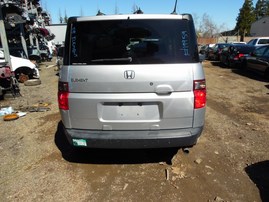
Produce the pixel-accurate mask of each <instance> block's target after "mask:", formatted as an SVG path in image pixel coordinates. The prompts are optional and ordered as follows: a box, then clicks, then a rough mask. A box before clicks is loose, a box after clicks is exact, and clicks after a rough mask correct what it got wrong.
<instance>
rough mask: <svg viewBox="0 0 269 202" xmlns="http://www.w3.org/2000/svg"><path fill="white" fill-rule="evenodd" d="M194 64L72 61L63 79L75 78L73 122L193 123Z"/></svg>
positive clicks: (140, 126)
mask: <svg viewBox="0 0 269 202" xmlns="http://www.w3.org/2000/svg"><path fill="white" fill-rule="evenodd" d="M194 66H195V65H194V64H168V65H167V64H166V65H156V64H155V65H122V66H121V65H109V66H108V65H97V66H93V65H92V66H86V65H85V66H79V65H78V66H74V65H73V66H72V68H69V67H68V66H66V67H64V69H63V70H62V74H61V78H60V80H61V81H67V82H68V83H69V91H70V94H69V112H67V113H68V116H69V127H70V128H79V129H93V130H160V129H178V128H186V127H192V124H193V113H194V112H193V109H194V106H193V105H194V104H193V99H194V98H193V97H194V96H193V68H194ZM68 71H69V72H68ZM67 75H69V77H68V78H67ZM67 127H68V126H67Z"/></svg>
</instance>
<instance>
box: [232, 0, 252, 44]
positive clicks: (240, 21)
mask: <svg viewBox="0 0 269 202" xmlns="http://www.w3.org/2000/svg"><path fill="white" fill-rule="evenodd" d="M236 20H237V23H236V27H235V30H237V31H238V32H239V35H240V41H244V38H245V36H247V35H249V33H250V28H251V24H252V23H253V22H254V21H255V12H254V7H253V2H252V0H245V2H244V4H243V7H242V8H241V9H240V10H239V14H238V17H237V19H236Z"/></svg>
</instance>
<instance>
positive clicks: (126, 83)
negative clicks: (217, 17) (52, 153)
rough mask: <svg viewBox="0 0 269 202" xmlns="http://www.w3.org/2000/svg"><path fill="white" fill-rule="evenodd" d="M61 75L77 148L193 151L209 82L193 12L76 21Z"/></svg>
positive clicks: (67, 127)
mask: <svg viewBox="0 0 269 202" xmlns="http://www.w3.org/2000/svg"><path fill="white" fill-rule="evenodd" d="M59 75H60V77H59V91H58V102H59V109H60V113H61V117H62V123H63V127H64V131H65V134H66V136H67V139H68V141H69V142H70V144H72V145H73V146H78V147H90V148H164V147H189V146H192V145H194V144H196V142H197V139H198V137H199V136H200V135H201V132H202V130H203V126H204V120H205V105H206V83H205V75H204V71H203V67H202V64H201V62H200V61H199V54H198V49H197V40H196V33H195V28H194V23H193V19H192V16H191V15H189V14H182V15H171V14H170V15H169V14H167V15H166V14H164V15H163V14H130V15H106V16H93V17H71V18H69V20H68V25H67V33H66V40H65V50H64V59H63V66H62V68H61V70H60V73H59Z"/></svg>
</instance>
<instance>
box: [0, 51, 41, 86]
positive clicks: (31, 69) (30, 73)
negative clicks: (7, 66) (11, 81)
mask: <svg viewBox="0 0 269 202" xmlns="http://www.w3.org/2000/svg"><path fill="white" fill-rule="evenodd" d="M10 59H11V66H12V69H11V71H13V72H14V73H15V77H16V78H17V79H18V80H19V81H21V82H24V81H25V80H28V79H33V78H39V70H38V68H37V65H36V64H34V63H32V62H31V61H30V60H28V59H25V58H19V57H15V56H12V55H11V56H10ZM4 61H5V59H4V52H3V51H0V62H4Z"/></svg>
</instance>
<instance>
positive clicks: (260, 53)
mask: <svg viewBox="0 0 269 202" xmlns="http://www.w3.org/2000/svg"><path fill="white" fill-rule="evenodd" d="M265 49H266V47H261V48H258V49H256V50H255V51H254V55H255V56H258V57H259V56H262V55H263V53H264V51H265Z"/></svg>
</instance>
